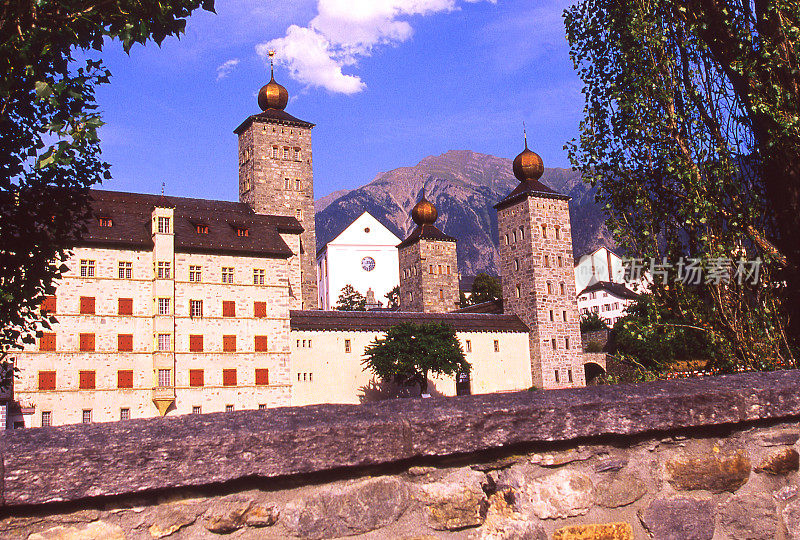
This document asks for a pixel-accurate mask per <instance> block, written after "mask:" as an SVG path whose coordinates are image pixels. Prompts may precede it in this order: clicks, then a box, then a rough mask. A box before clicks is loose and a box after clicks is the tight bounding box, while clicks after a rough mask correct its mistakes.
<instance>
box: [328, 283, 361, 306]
mask: <svg viewBox="0 0 800 540" xmlns="http://www.w3.org/2000/svg"><path fill="white" fill-rule="evenodd" d="M335 307H336V309H338V310H339V311H366V310H367V299H366V297H365V296H364V295H363V294H361V293H360V292H358V291H357V290H356V289H355V287H353V286H352V285H350V284H349V283H348V284H347V285H345V286H344V287H342V292H341V293H339V299H338V300H337V301H336V306H335Z"/></svg>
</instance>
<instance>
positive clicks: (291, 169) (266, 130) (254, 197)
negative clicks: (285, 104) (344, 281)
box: [239, 120, 318, 309]
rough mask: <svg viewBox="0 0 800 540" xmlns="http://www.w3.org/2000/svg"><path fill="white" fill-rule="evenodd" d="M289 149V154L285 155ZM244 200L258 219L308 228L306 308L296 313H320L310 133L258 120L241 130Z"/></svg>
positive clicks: (303, 241)
mask: <svg viewBox="0 0 800 540" xmlns="http://www.w3.org/2000/svg"><path fill="white" fill-rule="evenodd" d="M284 150H286V151H287V152H288V154H286V155H285V154H284ZM295 151H299V154H295ZM274 152H275V153H274ZM239 200H240V201H241V202H244V203H247V204H248V205H250V207H251V208H252V209H253V210H254V211H255V212H258V213H259V214H270V215H276V216H291V217H296V218H297V220H298V221H299V222H300V224H301V225H302V226H303V229H305V230H304V232H303V233H302V234H301V235H300V250H301V251H300V261H299V262H300V268H301V276H302V284H301V289H302V305H298V306H296V307H294V308H293V309H317V305H318V298H317V265H316V253H317V247H316V245H317V240H316V232H315V231H316V228H315V223H314V216H315V214H314V168H313V161H312V157H311V128H306V127H299V126H295V125H284V124H281V123H277V122H267V121H264V120H258V121H254V122H253V123H252V124H251V125H250V126H249V127H248V128H247V129H246V130H244V131H242V133H241V134H240V135H239Z"/></svg>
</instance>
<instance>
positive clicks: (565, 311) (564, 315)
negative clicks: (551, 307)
mask: <svg viewBox="0 0 800 540" xmlns="http://www.w3.org/2000/svg"><path fill="white" fill-rule="evenodd" d="M561 315H562V316H563V317H564V322H567V310H566V309H565V310H564V311H562V312H561Z"/></svg>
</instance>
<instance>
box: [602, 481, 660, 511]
mask: <svg viewBox="0 0 800 540" xmlns="http://www.w3.org/2000/svg"><path fill="white" fill-rule="evenodd" d="M645 493H647V486H645V484H644V482H642V479H641V478H639V477H638V476H636V475H635V474H631V473H619V474H616V475H614V476H611V477H609V478H604V479H603V480H601V481H600V482H598V483H597V485H596V486H595V490H594V501H595V503H596V504H598V505H600V506H604V507H606V508H618V507H620V506H627V505H629V504H631V503H633V502H636V501H638V500H639V499H641V498H642V497H643V496H644V494H645Z"/></svg>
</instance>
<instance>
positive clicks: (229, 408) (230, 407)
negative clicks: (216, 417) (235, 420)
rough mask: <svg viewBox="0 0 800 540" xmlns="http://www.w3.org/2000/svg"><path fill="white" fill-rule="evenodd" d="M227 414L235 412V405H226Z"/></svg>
mask: <svg viewBox="0 0 800 540" xmlns="http://www.w3.org/2000/svg"><path fill="white" fill-rule="evenodd" d="M225 412H233V405H225Z"/></svg>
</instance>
